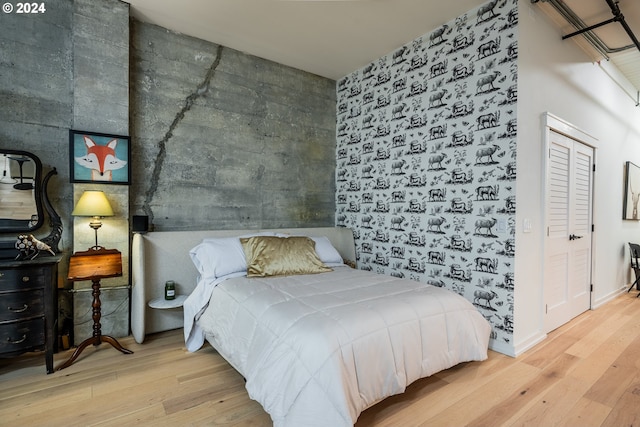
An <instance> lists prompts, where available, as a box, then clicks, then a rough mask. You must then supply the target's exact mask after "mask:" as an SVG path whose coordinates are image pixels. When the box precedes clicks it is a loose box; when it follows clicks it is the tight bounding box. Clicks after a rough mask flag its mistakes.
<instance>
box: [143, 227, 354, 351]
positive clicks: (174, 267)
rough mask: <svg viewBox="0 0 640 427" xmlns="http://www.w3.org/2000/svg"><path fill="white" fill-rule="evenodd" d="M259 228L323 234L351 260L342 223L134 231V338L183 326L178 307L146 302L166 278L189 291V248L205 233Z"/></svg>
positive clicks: (160, 292) (193, 276)
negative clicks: (230, 228)
mask: <svg viewBox="0 0 640 427" xmlns="http://www.w3.org/2000/svg"><path fill="white" fill-rule="evenodd" d="M260 231H274V232H278V233H287V234H292V235H302V236H309V237H317V236H326V237H327V238H328V239H329V240H330V241H331V243H332V244H333V246H334V247H335V248H336V249H337V250H338V252H340V255H342V258H344V259H346V260H351V261H355V259H356V254H355V244H354V240H353V232H352V231H351V229H349V228H344V227H320V228H286V229H267V230H207V231H160V232H150V233H147V234H134V236H133V245H132V251H131V268H132V275H131V277H132V290H131V330H132V333H133V336H134V338H135V340H136V342H138V343H141V342H143V341H144V337H145V334H148V333H153V332H160V331H168V330H171V329H177V328H181V327H182V326H183V313H182V310H181V309H152V308H150V307H148V305H147V304H148V302H149V301H151V300H153V299H156V298H162V297H163V296H164V284H165V282H166V281H167V280H173V281H175V282H176V293H178V294H181V295H189V294H190V293H191V291H193V289H194V288H195V286H196V282H197V276H198V272H197V271H196V268H195V266H194V265H193V263H192V261H191V258H190V256H189V250H191V249H192V248H193V247H195V246H196V245H198V244H199V243H200V242H201V241H202V239H204V238H208V237H233V236H241V235H246V234H249V233H255V232H260Z"/></svg>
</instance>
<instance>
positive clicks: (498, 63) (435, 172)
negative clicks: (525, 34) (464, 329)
mask: <svg viewBox="0 0 640 427" xmlns="http://www.w3.org/2000/svg"><path fill="white" fill-rule="evenodd" d="M517 24H518V11H517V0H495V1H491V2H489V3H486V4H484V5H482V6H480V7H478V8H477V9H474V10H471V11H469V12H468V13H466V14H464V15H462V16H459V17H458V18H456V19H455V20H453V21H451V22H449V23H447V24H446V25H443V26H442V27H440V28H437V29H436V30H434V31H433V32H431V33H429V34H426V35H425V36H423V37H420V38H418V39H416V40H414V41H413V42H411V43H409V44H407V45H405V46H403V47H401V48H400V49H398V50H396V51H394V52H392V53H390V54H389V55H387V56H384V57H382V58H380V59H379V60H377V61H375V62H372V63H370V64H369V65H367V66H365V67H364V68H362V69H360V70H358V71H356V72H354V73H352V74H349V75H347V76H346V77H344V78H343V79H341V80H339V81H338V83H337V88H336V90H337V105H338V110H337V126H336V132H337V168H336V189H337V191H336V204H337V214H336V223H337V225H339V226H346V227H350V228H352V229H353V230H354V233H355V238H356V244H357V254H358V264H359V267H360V268H362V269H367V270H373V271H377V272H379V273H382V274H390V275H394V276H398V277H408V278H411V279H414V280H418V281H423V282H426V283H429V284H432V285H435V286H442V287H446V288H448V289H451V290H453V291H454V292H457V293H459V294H460V295H463V296H464V297H465V298H467V299H469V300H470V301H472V302H473V304H474V305H475V306H476V307H478V309H479V311H480V312H481V313H482V314H483V315H484V316H485V317H486V318H487V319H488V320H489V321H490V322H491V324H492V326H493V332H492V339H494V340H499V342H505V343H509V342H510V341H511V340H512V335H513V290H514V281H513V272H514V268H513V267H514V266H513V262H514V253H515V239H514V234H515V211H516V201H515V183H516V163H515V155H516V130H517V126H516V104H517V61H516V60H517V56H518V47H517Z"/></svg>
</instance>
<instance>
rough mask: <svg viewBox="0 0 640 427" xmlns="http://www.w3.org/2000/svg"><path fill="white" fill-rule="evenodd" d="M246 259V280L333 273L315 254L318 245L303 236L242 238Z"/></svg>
mask: <svg viewBox="0 0 640 427" xmlns="http://www.w3.org/2000/svg"><path fill="white" fill-rule="evenodd" d="M240 243H241V244H242V249H243V250H244V254H245V258H246V259H247V277H267V276H291V275H294V274H315V273H324V272H327V271H333V270H332V269H331V268H329V267H326V266H325V265H324V264H323V263H322V261H321V260H320V258H318V255H317V254H316V251H315V245H316V244H315V242H314V241H313V240H312V239H310V238H308V237H304V236H295V237H275V236H254V237H248V238H241V239H240Z"/></svg>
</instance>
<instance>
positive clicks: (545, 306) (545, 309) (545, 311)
mask: <svg viewBox="0 0 640 427" xmlns="http://www.w3.org/2000/svg"><path fill="white" fill-rule="evenodd" d="M547 313H549V304H545V305H544V314H547Z"/></svg>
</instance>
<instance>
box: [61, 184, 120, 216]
mask: <svg viewBox="0 0 640 427" xmlns="http://www.w3.org/2000/svg"><path fill="white" fill-rule="evenodd" d="M71 215H74V216H93V217H96V216H97V217H103V216H113V209H112V208H111V204H110V203H109V200H107V196H105V195H104V192H102V191H98V190H87V191H85V192H84V193H82V196H80V200H78V203H77V204H76V207H75V209H74V210H73V212H71Z"/></svg>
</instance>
